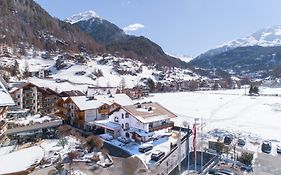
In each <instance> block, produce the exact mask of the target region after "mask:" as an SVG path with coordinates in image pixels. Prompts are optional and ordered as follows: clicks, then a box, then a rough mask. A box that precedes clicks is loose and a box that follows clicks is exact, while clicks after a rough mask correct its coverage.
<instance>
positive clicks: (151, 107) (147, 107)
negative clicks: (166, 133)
mask: <svg viewBox="0 0 281 175" xmlns="http://www.w3.org/2000/svg"><path fill="white" fill-rule="evenodd" d="M122 108H123V109H124V110H125V111H127V112H128V113H130V114H131V115H132V116H134V117H135V118H136V119H138V120H139V121H140V122H142V123H150V122H154V121H159V120H165V119H171V118H175V117H177V116H176V115H175V114H174V113H172V112H171V111H169V110H168V109H166V108H164V107H163V106H161V105H160V104H159V103H152V102H150V103H143V104H135V105H129V106H122Z"/></svg>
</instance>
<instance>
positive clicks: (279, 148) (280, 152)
mask: <svg viewBox="0 0 281 175" xmlns="http://www.w3.org/2000/svg"><path fill="white" fill-rule="evenodd" d="M277 153H278V154H281V145H277Z"/></svg>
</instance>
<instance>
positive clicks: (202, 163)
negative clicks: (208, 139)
mask: <svg viewBox="0 0 281 175" xmlns="http://www.w3.org/2000/svg"><path fill="white" fill-rule="evenodd" d="M203 124H204V123H203V117H201V172H202V171H203V165H204V161H203V158H204V155H203V153H204V150H203Z"/></svg>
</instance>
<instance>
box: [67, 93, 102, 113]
mask: <svg viewBox="0 0 281 175" xmlns="http://www.w3.org/2000/svg"><path fill="white" fill-rule="evenodd" d="M69 98H71V100H72V101H73V102H74V103H75V104H76V105H77V107H78V108H79V109H80V110H82V111H84V110H89V109H96V108H99V107H100V106H102V105H103V104H104V103H102V102H101V101H98V100H90V99H89V98H87V97H86V96H75V97H69Z"/></svg>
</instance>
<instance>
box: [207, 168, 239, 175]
mask: <svg viewBox="0 0 281 175" xmlns="http://www.w3.org/2000/svg"><path fill="white" fill-rule="evenodd" d="M209 174H215V175H221V174H224V175H237V174H236V173H235V172H233V171H230V170H227V169H211V170H209Z"/></svg>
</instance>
